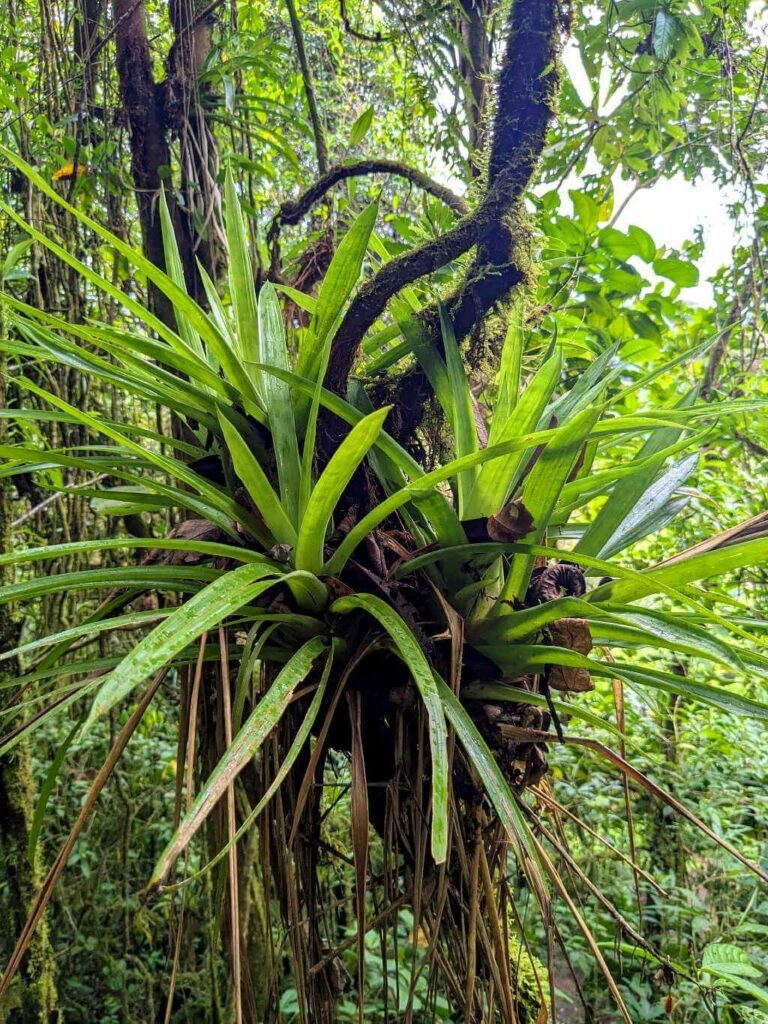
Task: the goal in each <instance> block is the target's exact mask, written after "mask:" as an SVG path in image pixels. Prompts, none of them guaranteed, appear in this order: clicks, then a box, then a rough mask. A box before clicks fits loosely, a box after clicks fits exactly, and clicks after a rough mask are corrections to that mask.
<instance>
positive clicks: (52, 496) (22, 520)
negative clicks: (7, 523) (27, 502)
mask: <svg viewBox="0 0 768 1024" xmlns="http://www.w3.org/2000/svg"><path fill="white" fill-rule="evenodd" d="M106 476H107V474H106V473H99V475H98V476H94V477H92V478H91V479H90V480H84V481H83V483H81V484H77V485H76V486H77V487H90V486H91V485H92V484H98V483H100V482H101V481H102V480H103V479H104V478H105V477H106ZM67 493H68V491H56V493H55V494H50V495H49V496H48V497H47V498H44V499H43V501H41V502H40V503H39V504H38V505H35V507H34V508H30V509H28V510H27V511H26V512H24V513H23V515H20V516H19V518H18V519H14V520H13V522H12V523H11V527H12V528H13V529H16V527H17V526H21V525H22V524H23V523H26V522H27V520H28V519H32V517H33V516H36V515H37V513H38V512H42V511H43V509H45V508H48V506H49V505H52V504H53V503H54V501H58V500H59V498H63V497H64V495H65V494H67Z"/></svg>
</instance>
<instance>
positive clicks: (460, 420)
mask: <svg viewBox="0 0 768 1024" xmlns="http://www.w3.org/2000/svg"><path fill="white" fill-rule="evenodd" d="M438 309H439V311H440V330H441V332H442V335H443V345H444V347H445V364H446V367H447V368H448V382H449V384H450V388H451V399H452V401H451V409H450V410H449V412H450V415H451V418H452V424H453V437H454V441H455V443H456V455H457V456H458V457H459V458H460V457H461V456H462V455H471V454H472V452H476V451H477V449H478V444H477V427H476V426H475V409H474V404H473V402H472V391H471V390H470V387H469V380H468V379H467V372H466V370H465V369H464V362H463V360H462V358H461V352H460V351H459V346H458V343H457V341H456V335H455V333H454V330H453V322H452V321H451V318H450V315H449V314H448V310H447V309H446V308H445V306H444V305H443V304H442V302H440V303H438ZM477 473H478V470H477V467H476V466H472V467H471V468H470V469H465V470H463V471H462V472H461V473H459V475H458V478H457V483H458V495H459V518H460V519H463V518H465V517H466V516H465V512H466V510H467V507H468V504H469V497H470V495H471V493H472V489H473V488H474V486H475V480H476V479H477Z"/></svg>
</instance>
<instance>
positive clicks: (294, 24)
mask: <svg viewBox="0 0 768 1024" xmlns="http://www.w3.org/2000/svg"><path fill="white" fill-rule="evenodd" d="M285 3H286V6H287V8H288V15H289V17H290V19H291V30H292V32H293V40H294V42H295V44H296V55H297V56H298V58H299V67H300V68H301V78H302V81H303V83H304V93H305V94H306V97H307V106H308V107H309V119H310V121H311V122H312V131H313V132H314V136H315V152H316V153H317V169H318V170H319V171H320V173H321V174H326V173H327V171H328V145H327V143H326V141H325V128H324V127H323V122H322V121H321V119H320V112H319V110H318V106H317V97H316V96H315V83H314V79H313V77H312V69H311V68H310V66H309V61H308V60H307V51H306V49H305V47H304V33H303V32H302V30H301V22H300V21H299V16H298V14H297V13H296V4H295V3H294V0H285Z"/></svg>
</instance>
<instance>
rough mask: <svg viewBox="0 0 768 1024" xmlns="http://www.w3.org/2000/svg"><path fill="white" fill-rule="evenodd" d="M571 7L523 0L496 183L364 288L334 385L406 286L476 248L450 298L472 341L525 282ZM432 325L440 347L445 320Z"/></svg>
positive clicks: (503, 89) (505, 62)
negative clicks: (536, 180)
mask: <svg viewBox="0 0 768 1024" xmlns="http://www.w3.org/2000/svg"><path fill="white" fill-rule="evenodd" d="M568 23H569V11H568V8H567V7H565V6H564V5H563V4H560V3H558V2H557V0H516V2H515V3H514V4H513V6H512V10H511V13H510V19H509V26H508V32H507V40H506V46H505V50H504V55H503V58H502V61H501V66H500V69H499V75H498V82H497V87H496V103H495V114H494V117H493V127H492V136H491V144H490V151H489V156H488V180H487V185H486V192H485V196H484V198H483V199H482V200H481V202H480V203H479V204H478V206H477V208H476V209H475V210H474V211H473V212H472V213H471V214H468V215H467V216H466V217H464V218H463V219H462V220H461V221H459V223H458V224H457V225H456V226H455V227H454V228H452V229H451V230H450V231H447V232H446V233H445V234H443V235H442V236H441V237H440V238H437V239H435V240H434V241H431V242H428V243H427V244H425V245H423V246H421V247H419V248H416V249H412V250H410V251H409V252H407V253H404V254H403V255H402V256H399V257H396V258H395V259H393V260H391V261H390V262H389V263H387V264H385V266H383V267H382V268H381V269H380V270H379V271H378V272H377V273H376V274H374V275H373V277H371V278H370V280H369V281H368V282H366V284H365V285H364V286H363V287H362V288H361V289H360V291H359V293H358V295H357V296H356V298H355V299H354V300H353V301H352V303H351V304H350V307H349V309H348V310H347V313H346V315H345V317H344V319H343V321H342V323H341V326H340V328H339V331H338V333H337V335H336V339H335V341H334V349H333V356H332V358H331V360H330V364H329V369H328V376H327V378H326V383H327V385H328V386H329V387H330V388H332V389H333V390H334V391H336V392H337V393H342V394H343V393H344V392H345V390H346V387H347V381H348V379H349V375H350V373H351V372H352V368H353V365H354V361H355V357H356V355H357V351H358V347H359V345H360V342H361V341H362V339H363V337H364V335H365V333H366V332H367V331H368V329H369V328H370V327H371V326H372V325H373V324H374V323H375V321H376V320H377V319H378V318H379V316H381V314H382V313H383V312H384V310H385V309H386V306H387V303H388V302H389V300H390V299H391V298H392V297H393V296H394V295H395V294H397V292H399V291H400V290H401V289H402V288H404V287H406V286H407V285H408V284H411V283H412V282H413V281H416V280H417V279H418V278H420V277H424V276H425V275H427V274H430V273H432V272H433V271H434V270H437V269H438V268H439V267H442V266H445V265H446V264H448V263H451V262H452V261H454V260H456V259H457V258H458V257H460V256H462V255H464V254H465V253H467V252H469V251H470V250H471V249H473V248H474V249H475V250H476V251H475V257H474V260H473V263H472V266H471V268H470V270H469V273H468V274H467V276H466V279H465V282H464V284H463V285H462V286H461V287H460V288H459V289H458V290H457V291H456V293H455V294H454V295H453V296H452V297H451V299H450V300H449V306H450V309H451V312H452V315H453V317H454V320H455V327H456V333H457V336H458V337H459V338H462V337H465V336H466V335H467V334H468V333H469V332H470V331H471V330H472V329H473V327H474V326H475V325H476V324H478V323H480V322H481V321H482V319H483V318H484V317H485V315H486V314H487V312H488V311H489V310H490V309H491V308H492V307H493V306H494V305H495V304H496V303H497V302H498V301H499V300H500V299H503V298H504V297H506V296H507V295H508V294H509V291H510V290H511V288H513V287H514V286H515V285H516V284H518V283H520V281H521V280H522V279H523V278H524V277H525V269H524V265H523V263H522V261H520V260H519V258H518V250H519V243H520V241H521V234H522V233H523V232H522V231H521V228H520V226H519V225H520V218H519V215H518V211H519V207H520V204H521V200H522V197H523V195H524V193H525V190H526V188H527V187H528V185H529V183H530V181H531V178H532V177H533V174H534V171H535V169H536V166H537V164H538V161H539V157H540V156H541V152H542V150H543V148H544V142H545V139H546V134H547V130H548V127H549V124H550V121H551V119H552V116H553V112H554V103H555V98H556V95H557V90H558V86H559V58H560V53H561V50H562V46H563V42H564V39H565V35H566V30H567V27H568ZM423 326H424V329H425V331H426V333H427V335H428V337H430V339H431V340H433V341H434V342H435V344H438V345H439V344H440V337H439V331H438V329H437V322H436V319H435V318H434V317H433V316H432V315H431V311H427V313H426V315H425V316H424V318H423Z"/></svg>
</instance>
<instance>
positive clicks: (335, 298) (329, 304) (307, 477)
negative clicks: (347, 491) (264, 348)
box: [298, 200, 379, 519]
mask: <svg viewBox="0 0 768 1024" xmlns="http://www.w3.org/2000/svg"><path fill="white" fill-rule="evenodd" d="M378 208H379V204H378V200H377V201H376V202H374V203H371V204H370V206H367V207H366V208H365V209H364V210H363V212H362V213H361V214H360V216H359V217H358V218H357V220H356V221H355V222H354V224H353V225H352V226H351V227H350V229H349V231H348V232H347V233H346V235H345V236H344V238H342V240H341V242H340V243H339V247H338V249H337V250H336V252H335V254H334V256H333V259H332V260H331V265H330V266H329V268H328V272H327V273H326V275H325V277H324V279H323V283H322V286H321V288H320V294H319V295H318V297H317V309H316V310H315V315H314V317H313V318H312V324H311V326H310V330H309V333H308V335H307V338H306V340H305V342H304V346H303V348H302V349H301V352H300V353H299V362H298V370H299V373H303V374H305V375H306V376H308V377H310V378H311V379H312V380H313V381H314V391H313V393H312V401H311V404H310V408H309V415H308V416H307V419H306V430H305V433H304V449H303V451H302V457H301V482H300V485H299V519H301V518H302V517H303V514H304V509H305V508H306V507H307V503H308V501H309V495H310V492H311V490H312V466H313V463H314V458H315V439H316V436H317V417H318V414H319V412H320V400H321V395H322V390H323V381H324V379H325V372H326V369H327V367H328V360H329V358H330V354H331V342H332V340H333V336H334V334H335V331H336V327H337V324H338V322H339V320H340V318H341V312H342V309H343V308H344V303H345V302H346V300H347V298H348V297H349V295H350V294H351V292H352V289H353V288H354V286H355V283H356V282H357V279H358V277H359V276H360V269H361V267H362V265H363V259H364V257H365V253H366V251H367V248H368V240H369V238H370V236H371V231H372V230H373V225H374V224H375V222H376V215H377V213H378ZM305 405H306V403H304V404H303V405H302V406H300V408H301V409H302V413H303V410H304V408H305ZM302 418H303V415H302Z"/></svg>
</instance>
